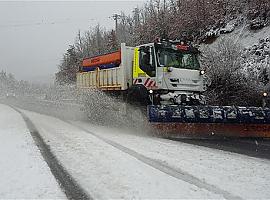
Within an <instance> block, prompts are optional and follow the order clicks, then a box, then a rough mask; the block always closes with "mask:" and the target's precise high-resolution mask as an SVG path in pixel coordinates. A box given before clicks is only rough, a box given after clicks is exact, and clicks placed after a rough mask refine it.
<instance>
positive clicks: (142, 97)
mask: <svg viewBox="0 0 270 200" xmlns="http://www.w3.org/2000/svg"><path fill="white" fill-rule="evenodd" d="M127 103H129V104H131V105H141V106H147V105H149V104H150V99H149V95H148V91H147V89H146V87H145V86H144V85H133V86H132V87H130V88H129V89H128V93H127Z"/></svg>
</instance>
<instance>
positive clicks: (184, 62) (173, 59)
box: [158, 49, 200, 70]
mask: <svg viewBox="0 0 270 200" xmlns="http://www.w3.org/2000/svg"><path fill="white" fill-rule="evenodd" d="M158 60H159V64H160V65H163V66H166V67H175V68H182V69H195V70H198V69H199V68H200V65H199V62H198V59H197V54H194V53H183V52H180V51H178V50H173V49H159V50H158Z"/></svg>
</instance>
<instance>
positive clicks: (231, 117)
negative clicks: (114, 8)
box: [77, 41, 270, 138]
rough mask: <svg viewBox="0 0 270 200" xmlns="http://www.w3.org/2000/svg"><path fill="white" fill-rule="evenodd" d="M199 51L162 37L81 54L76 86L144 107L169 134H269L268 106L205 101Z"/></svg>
mask: <svg viewBox="0 0 270 200" xmlns="http://www.w3.org/2000/svg"><path fill="white" fill-rule="evenodd" d="M198 56H199V50H198V49H197V48H195V47H193V46H192V45H188V44H186V43H184V42H180V41H161V42H154V43H149V44H143V45H140V46H137V47H129V46H126V45H125V44H124V43H122V44H121V48H120V50H119V51H116V52H113V53H108V54H105V55H100V56H95V57H91V58H85V59H83V62H82V66H81V68H80V71H79V72H78V73H77V88H78V89H98V90H102V91H106V92H108V93H112V94H117V95H121V96H123V98H124V99H126V101H127V102H128V103H130V104H136V105H140V106H142V107H147V117H148V120H149V122H150V124H151V125H152V126H153V127H154V128H155V129H156V130H158V132H159V133H161V134H164V135H166V136H169V137H188V138H190V137H200V138H208V137H269V136H270V109H268V108H261V107H235V106H207V105H206V102H205V97H204V95H203V92H204V91H205V90H206V83H205V71H204V70H203V69H202V68H201V67H200V63H199V60H198Z"/></svg>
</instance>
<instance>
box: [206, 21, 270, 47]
mask: <svg viewBox="0 0 270 200" xmlns="http://www.w3.org/2000/svg"><path fill="white" fill-rule="evenodd" d="M269 35H270V26H267V27H264V28H262V29H260V30H250V29H249V28H248V27H247V26H240V27H238V28H236V29H235V30H234V31H233V32H231V33H228V34H221V35H220V36H219V37H218V38H217V41H219V40H221V39H228V38H230V39H232V40H233V41H235V42H239V43H240V44H241V45H242V46H243V47H250V46H252V45H254V44H256V43H258V42H259V40H260V39H263V38H266V37H269ZM216 43H217V42H214V43H213V44H211V45H209V46H210V47H212V46H215V45H216ZM202 46H203V45H202Z"/></svg>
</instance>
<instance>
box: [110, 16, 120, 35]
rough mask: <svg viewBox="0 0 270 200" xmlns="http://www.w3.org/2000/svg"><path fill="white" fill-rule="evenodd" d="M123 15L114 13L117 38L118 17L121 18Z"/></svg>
mask: <svg viewBox="0 0 270 200" xmlns="http://www.w3.org/2000/svg"><path fill="white" fill-rule="evenodd" d="M120 17H121V15H119V14H113V16H112V18H113V20H114V21H115V36H116V40H117V35H118V34H117V33H118V19H120Z"/></svg>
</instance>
